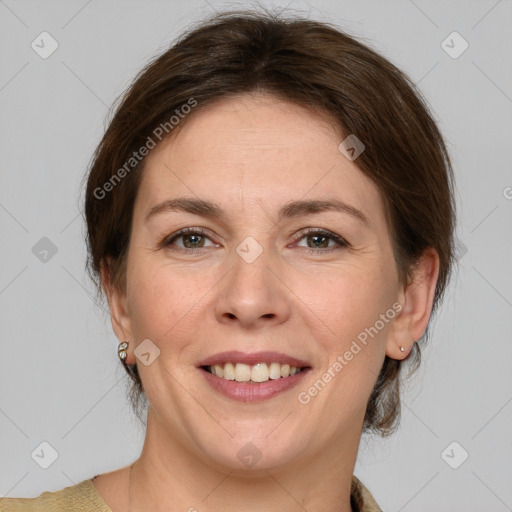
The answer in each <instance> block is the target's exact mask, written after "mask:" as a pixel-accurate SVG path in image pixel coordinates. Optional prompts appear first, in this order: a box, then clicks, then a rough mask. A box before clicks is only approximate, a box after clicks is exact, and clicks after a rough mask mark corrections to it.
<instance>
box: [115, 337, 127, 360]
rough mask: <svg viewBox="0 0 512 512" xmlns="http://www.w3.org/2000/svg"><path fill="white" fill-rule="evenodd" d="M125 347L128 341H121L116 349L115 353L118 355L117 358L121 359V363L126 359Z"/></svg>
mask: <svg viewBox="0 0 512 512" xmlns="http://www.w3.org/2000/svg"><path fill="white" fill-rule="evenodd" d="M127 348H128V342H127V341H123V343H121V344H120V345H119V347H118V349H117V355H118V356H119V359H121V361H122V362H123V363H124V362H125V360H126V356H127V353H126V349H127Z"/></svg>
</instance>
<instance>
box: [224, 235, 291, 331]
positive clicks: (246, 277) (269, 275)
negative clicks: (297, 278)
mask: <svg viewBox="0 0 512 512" xmlns="http://www.w3.org/2000/svg"><path fill="white" fill-rule="evenodd" d="M260 241H261V243H260V242H259V241H258V240H256V238H255V237H253V236H247V237H246V238H244V239H243V240H242V241H241V242H240V243H239V244H238V246H236V248H235V250H234V251H233V252H232V254H231V261H230V267H231V271H230V272H229V274H228V276H226V277H227V279H226V280H225V282H224V289H223V291H222V294H221V298H220V300H219V301H218V303H217V316H218V318H219V319H220V320H223V321H224V320H225V319H227V318H229V319H232V320H235V319H237V320H238V321H239V322H240V323H241V324H243V325H245V326H249V325H253V324H256V323H258V322H262V321H265V319H267V321H268V320H270V319H273V321H274V322H278V323H279V322H282V321H284V320H285V318H286V317H287V316H288V304H287V297H286V296H285V295H284V294H283V290H282V287H281V286H280V285H279V280H277V279H276V278H275V276H274V274H275V272H276V270H275V269H274V270H272V267H274V266H275V263H276V258H275V257H274V255H273V254H272V249H271V247H270V245H269V244H267V243H265V240H264V238H263V236H262V237H261V238H260Z"/></svg>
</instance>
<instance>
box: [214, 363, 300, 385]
mask: <svg viewBox="0 0 512 512" xmlns="http://www.w3.org/2000/svg"><path fill="white" fill-rule="evenodd" d="M209 368H210V372H211V373H212V374H213V375H216V376H217V377H221V378H223V379H226V380H236V381H237V382H249V381H252V382H265V381H267V380H269V379H274V380H275V379H280V378H281V377H289V376H290V375H295V374H296V373H299V372H300V371H301V368H297V367H296V366H290V365H289V364H280V363H269V364H267V363H258V364H254V365H252V366H251V365H248V364H244V363H225V364H215V365H213V366H210V367H209Z"/></svg>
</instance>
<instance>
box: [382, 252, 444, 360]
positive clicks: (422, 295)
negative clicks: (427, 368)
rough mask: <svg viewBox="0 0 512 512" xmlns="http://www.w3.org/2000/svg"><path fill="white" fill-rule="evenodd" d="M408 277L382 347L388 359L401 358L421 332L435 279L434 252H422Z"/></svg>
mask: <svg viewBox="0 0 512 512" xmlns="http://www.w3.org/2000/svg"><path fill="white" fill-rule="evenodd" d="M411 274H412V275H411V281H410V283H408V284H407V285H404V287H403V289H402V290H401V292H400V297H399V302H400V304H401V305H402V309H401V311H400V313H399V314H398V315H397V317H396V318H395V319H394V321H393V325H392V327H391V329H390V336H389V338H388V343H387V346H386V355H387V356H388V357H390V358H392V359H405V358H406V357H407V356H408V355H409V353H410V351H411V349H412V346H413V344H414V343H415V342H416V340H418V339H420V338H421V337H422V336H423V334H424V333H425V330H426V328H427V325H428V322H429V320H430V315H431V313H432V308H433V304H434V297H435V291H436V285H437V279H438V276H439V255H438V253H437V251H436V250H435V249H433V248H428V249H426V250H425V252H424V253H423V255H422V256H421V258H420V259H419V261H418V262H417V263H416V264H415V265H414V267H413V269H412V272H411ZM401 347H404V350H402V349H401Z"/></svg>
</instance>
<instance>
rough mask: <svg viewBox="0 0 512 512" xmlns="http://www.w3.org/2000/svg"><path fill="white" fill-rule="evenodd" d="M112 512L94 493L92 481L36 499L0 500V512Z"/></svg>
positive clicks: (47, 493) (43, 494) (44, 494)
mask: <svg viewBox="0 0 512 512" xmlns="http://www.w3.org/2000/svg"><path fill="white" fill-rule="evenodd" d="M89 510H94V511H95V512H112V511H111V510H110V508H109V507H108V506H107V504H106V503H105V502H104V501H103V499H102V498H101V496H100V495H99V494H98V493H97V492H96V491H95V488H94V485H93V484H92V480H91V479H88V480H83V481H82V482H80V483H78V484H75V485H73V486H70V487H65V488H64V489H61V490H60V491H56V492H48V491H47V492H43V493H42V494H41V495H39V496H38V497H37V498H0V512H70V511H73V512H82V511H83V512H88V511H89Z"/></svg>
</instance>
